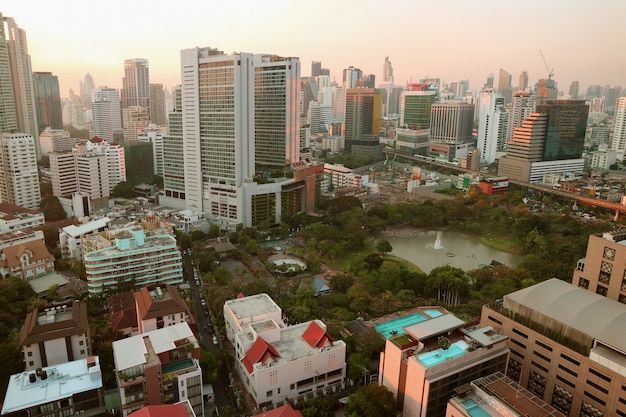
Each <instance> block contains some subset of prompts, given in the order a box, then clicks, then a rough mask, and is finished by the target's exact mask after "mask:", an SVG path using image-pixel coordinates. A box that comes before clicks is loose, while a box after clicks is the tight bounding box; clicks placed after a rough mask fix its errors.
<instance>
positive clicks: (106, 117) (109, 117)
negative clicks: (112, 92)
mask: <svg viewBox="0 0 626 417" xmlns="http://www.w3.org/2000/svg"><path fill="white" fill-rule="evenodd" d="M91 111H92V124H91V131H90V136H91V137H92V138H93V137H99V138H102V139H104V140H106V141H107V142H109V143H110V142H113V110H112V103H111V102H110V101H109V100H107V99H106V98H101V97H98V98H96V99H95V101H94V102H93V103H92V104H91Z"/></svg>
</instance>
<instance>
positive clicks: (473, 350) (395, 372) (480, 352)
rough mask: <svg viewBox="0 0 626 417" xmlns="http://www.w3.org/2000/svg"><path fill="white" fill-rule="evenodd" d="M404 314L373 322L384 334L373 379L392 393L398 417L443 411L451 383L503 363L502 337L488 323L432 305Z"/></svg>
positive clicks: (488, 371)
mask: <svg viewBox="0 0 626 417" xmlns="http://www.w3.org/2000/svg"><path fill="white" fill-rule="evenodd" d="M403 319H406V320H408V321H406V320H403ZM403 319H400V318H395V319H393V320H392V321H391V322H392V324H391V325H390V324H388V323H387V324H386V325H385V324H383V323H381V324H380V326H379V327H378V328H376V327H375V328H376V329H377V331H379V332H380V333H381V334H383V335H385V337H386V339H387V340H386V342H385V349H384V351H383V352H382V353H381V355H380V366H379V376H378V381H379V382H380V383H381V384H382V385H384V386H386V387H387V388H388V389H389V390H390V391H391V392H392V393H393V395H394V397H395V398H396V399H397V403H398V408H399V409H401V410H402V415H403V416H411V417H414V416H415V417H416V416H421V417H426V416H428V417H432V416H443V415H445V412H446V407H447V403H448V400H449V399H450V396H451V393H452V392H453V390H454V389H455V388H456V387H458V386H461V385H463V384H467V383H469V382H471V381H473V380H475V379H477V378H480V377H483V376H487V375H490V374H492V373H494V372H497V371H501V372H502V371H504V370H505V368H506V362H507V358H508V353H509V349H508V348H507V347H506V339H507V336H505V335H503V334H502V333H500V332H497V331H496V330H495V329H494V328H493V327H492V326H480V325H477V324H476V323H473V324H472V323H467V322H466V321H464V320H461V319H460V318H458V317H457V316H455V315H454V314H451V313H449V312H447V311H446V310H444V309H442V308H437V307H430V308H424V309H420V311H418V312H416V313H414V314H412V315H411V316H408V317H407V318H403ZM409 319H411V320H409ZM396 322H397V323H402V324H404V323H406V325H404V327H401V325H400V324H398V325H395V324H393V323H396ZM409 323H412V324H409ZM381 326H382V327H381ZM389 326H391V327H389ZM393 326H395V327H393ZM390 328H393V329H394V330H391V331H387V330H382V329H390Z"/></svg>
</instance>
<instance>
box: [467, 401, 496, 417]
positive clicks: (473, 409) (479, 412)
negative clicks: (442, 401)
mask: <svg viewBox="0 0 626 417" xmlns="http://www.w3.org/2000/svg"><path fill="white" fill-rule="evenodd" d="M461 404H462V405H463V407H465V409H466V410H467V413H468V414H469V415H470V416H472V417H490V416H491V414H489V413H488V412H486V411H485V410H483V408H482V407H481V406H480V405H478V404H477V403H476V401H474V400H465V401H463V402H462V403H461Z"/></svg>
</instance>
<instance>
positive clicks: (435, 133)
mask: <svg viewBox="0 0 626 417" xmlns="http://www.w3.org/2000/svg"><path fill="white" fill-rule="evenodd" d="M473 127H474V105H473V104H470V103H465V102H461V101H445V102H441V103H435V104H433V106H432V108H431V115H430V140H429V144H428V147H429V151H428V153H429V155H430V156H432V157H434V158H437V159H442V160H446V161H449V162H452V161H454V160H455V159H456V158H458V157H459V156H464V155H463V154H462V153H466V152H467V150H468V149H469V143H470V142H471V141H472V132H473Z"/></svg>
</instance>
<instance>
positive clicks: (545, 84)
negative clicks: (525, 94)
mask: <svg viewBox="0 0 626 417" xmlns="http://www.w3.org/2000/svg"><path fill="white" fill-rule="evenodd" d="M558 93H559V91H558V90H557V88H556V81H554V80H553V79H551V78H542V79H540V80H539V81H537V102H538V103H541V102H543V101H546V100H556V99H557V97H558Z"/></svg>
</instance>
